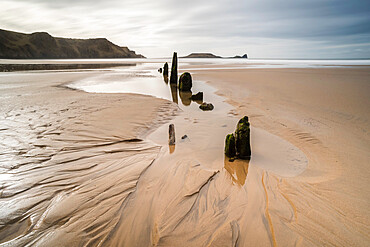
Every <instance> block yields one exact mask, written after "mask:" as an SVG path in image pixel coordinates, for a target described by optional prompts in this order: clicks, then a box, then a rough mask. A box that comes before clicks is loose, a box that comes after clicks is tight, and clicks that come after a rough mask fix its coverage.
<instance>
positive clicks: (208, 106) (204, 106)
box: [199, 102, 214, 111]
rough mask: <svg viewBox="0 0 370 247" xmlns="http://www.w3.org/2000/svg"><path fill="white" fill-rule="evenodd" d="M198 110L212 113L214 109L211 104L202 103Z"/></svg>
mask: <svg viewBox="0 0 370 247" xmlns="http://www.w3.org/2000/svg"><path fill="white" fill-rule="evenodd" d="M199 108H200V109H202V110H203V111H212V110H213V109H214V106H213V105H212V104H211V103H206V102H203V103H202V104H201V105H200V106H199Z"/></svg>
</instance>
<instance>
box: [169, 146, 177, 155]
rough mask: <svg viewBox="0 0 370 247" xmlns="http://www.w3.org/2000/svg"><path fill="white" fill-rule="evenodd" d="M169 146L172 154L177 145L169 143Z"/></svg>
mask: <svg viewBox="0 0 370 247" xmlns="http://www.w3.org/2000/svg"><path fill="white" fill-rule="evenodd" d="M168 147H169V149H170V154H172V153H173V152H175V148H176V145H168Z"/></svg>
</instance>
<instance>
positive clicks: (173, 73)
mask: <svg viewBox="0 0 370 247" xmlns="http://www.w3.org/2000/svg"><path fill="white" fill-rule="evenodd" d="M170 83H171V84H176V85H177V52H174V53H173V58H172V67H171V78H170Z"/></svg>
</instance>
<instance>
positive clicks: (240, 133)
mask: <svg viewBox="0 0 370 247" xmlns="http://www.w3.org/2000/svg"><path fill="white" fill-rule="evenodd" d="M249 126H250V124H249V122H248V117H247V116H245V117H243V118H242V119H240V120H239V122H238V125H237V127H236V130H235V139H236V140H235V145H236V153H237V156H238V158H241V159H249V158H250V157H251V146H250V128H249Z"/></svg>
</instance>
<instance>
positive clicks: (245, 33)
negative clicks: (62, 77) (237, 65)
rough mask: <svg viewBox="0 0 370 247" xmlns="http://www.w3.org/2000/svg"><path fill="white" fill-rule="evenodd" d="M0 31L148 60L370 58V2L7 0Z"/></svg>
mask: <svg viewBox="0 0 370 247" xmlns="http://www.w3.org/2000/svg"><path fill="white" fill-rule="evenodd" d="M0 29H7V30H13V31H18V32H26V33H32V32H36V31H47V32H49V33H50V34H51V35H53V36H57V37H72V38H93V37H106V38H107V39H109V40H110V41H112V42H113V43H115V44H118V45H120V46H128V47H129V48H130V49H133V50H135V51H136V52H138V53H142V54H143V55H145V56H147V57H168V56H171V53H172V52H173V51H177V52H179V54H180V55H186V54H188V53H191V52H212V53H215V54H217V55H222V56H232V55H236V54H240V55H242V54H244V53H248V55H249V57H252V58H370V1H369V0H207V1H206V0H180V1H177V0H0Z"/></svg>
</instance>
